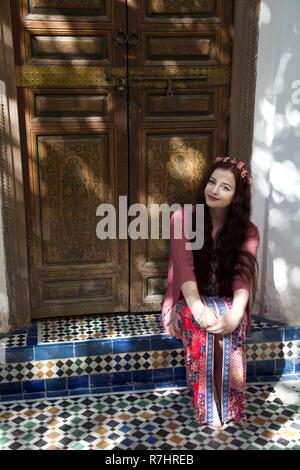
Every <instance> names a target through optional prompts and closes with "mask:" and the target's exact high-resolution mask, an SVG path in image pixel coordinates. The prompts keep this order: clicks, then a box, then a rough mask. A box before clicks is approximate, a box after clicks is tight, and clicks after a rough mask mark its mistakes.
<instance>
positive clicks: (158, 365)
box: [0, 314, 300, 401]
mask: <svg viewBox="0 0 300 470" xmlns="http://www.w3.org/2000/svg"><path fill="white" fill-rule="evenodd" d="M99 318H100V317H99V316H98V317H97V316H94V317H93V316H89V317H84V318H82V319H80V318H78V317H77V318H75V319H73V320H72V319H59V320H57V321H55V320H44V321H41V322H37V323H35V324H34V325H33V326H32V328H30V329H29V330H26V331H25V330H19V331H15V332H14V334H13V335H12V336H11V337H10V338H6V339H5V341H6V343H7V349H6V361H5V362H6V364H3V365H0V396H1V401H7V400H9V401H11V400H22V399H35V398H45V397H62V396H71V395H82V394H89V393H113V392H118V391H129V390H143V389H154V388H166V387H167V388H171V387H185V386H186V384H185V369H184V359H183V349H182V343H181V341H179V340H177V339H176V338H173V337H170V336H168V335H166V334H165V333H163V330H162V329H161V325H160V315H159V314H143V315H140V314H139V315H138V316H135V315H132V314H129V315H127V316H125V315H123V316H122V317H121V316H114V317H112V316H107V317H101V318H100V319H99ZM91 319H94V320H95V321H94V320H93V321H91ZM2 341H4V340H3V339H2ZM23 343H24V345H22V344H23ZM247 363H248V369H247V380H248V381H249V382H255V381H260V382H267V381H273V380H281V379H282V380H288V379H298V378H300V366H299V364H300V328H296V327H287V326H286V327H285V326H283V325H281V324H278V323H274V322H267V321H266V320H263V319H259V318H256V319H255V321H254V323H253V327H252V330H251V332H250V333H249V335H248V338H247Z"/></svg>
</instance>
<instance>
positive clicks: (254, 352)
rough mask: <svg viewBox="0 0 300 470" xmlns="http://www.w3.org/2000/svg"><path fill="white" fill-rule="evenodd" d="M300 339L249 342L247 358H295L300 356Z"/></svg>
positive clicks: (258, 359) (253, 359)
mask: <svg viewBox="0 0 300 470" xmlns="http://www.w3.org/2000/svg"><path fill="white" fill-rule="evenodd" d="M299 348H300V341H299V340H294V341H285V342H270V343H250V344H247V360H251V361H264V360H266V359H283V358H286V359H293V358H296V357H299Z"/></svg>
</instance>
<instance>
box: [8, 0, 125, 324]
mask: <svg viewBox="0 0 300 470" xmlns="http://www.w3.org/2000/svg"><path fill="white" fill-rule="evenodd" d="M12 9H13V17H14V36H15V55H16V62H17V65H18V67H19V69H18V83H19V104H20V110H21V111H20V122H21V124H22V128H23V144H24V146H23V168H24V179H25V182H26V186H25V198H26V206H27V225H28V234H29V236H28V253H29V260H30V261H29V264H30V292H31V310H32V316H33V317H45V316H54V315H55V316H56V315H76V314H86V313H97V312H116V311H127V310H128V297H129V276H128V273H129V268H128V267H129V260H128V240H100V239H98V238H97V236H96V224H97V222H98V221H99V218H97V217H96V208H97V207H98V206H99V204H101V203H102V202H110V203H113V204H114V205H115V207H118V196H119V195H126V194H127V193H128V177H127V175H128V157H127V150H128V149H127V96H126V93H125V94H119V93H118V90H117V88H114V87H111V86H110V84H109V83H108V82H107V81H106V79H105V77H106V72H107V70H111V69H113V70H115V73H117V74H118V73H119V74H120V76H122V74H124V71H125V74H126V65H127V54H126V48H125V49H124V47H122V45H121V44H118V43H117V42H116V43H115V42H114V41H115V36H114V33H115V31H120V30H121V31H124V30H125V31H126V1H125V0H118V1H116V2H112V1H109V0H91V1H86V0H12ZM119 36H120V35H119Z"/></svg>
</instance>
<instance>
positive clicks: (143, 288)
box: [128, 0, 233, 312]
mask: <svg viewBox="0 0 300 470" xmlns="http://www.w3.org/2000/svg"><path fill="white" fill-rule="evenodd" d="M232 22H233V0H226V1H223V0H180V1H178V0H142V1H141V2H139V1H137V0H130V2H128V38H131V42H132V44H131V45H130V43H129V53H128V60H129V85H130V86H129V119H130V122H129V129H130V131H129V137H130V144H129V147H130V161H129V166H130V191H131V203H143V204H145V205H146V206H147V207H148V209H149V208H150V204H152V203H156V204H162V203H165V202H167V203H170V204H171V203H174V202H179V203H191V202H192V201H193V199H194V192H195V188H196V185H197V182H198V180H199V176H200V175H201V172H202V170H203V168H204V166H205V164H206V163H207V162H208V161H209V160H211V159H212V158H213V157H214V156H215V155H216V153H219V152H220V153H223V152H226V151H227V148H228V141H227V135H228V126H229V93H230V91H229V85H230V67H231V49H232V44H231V42H232V41H231V29H232ZM130 243H131V249H130V253H131V255H130V256H131V262H130V273H131V276H130V279H131V297H130V299H131V300H130V308H131V311H136V312H138V311H145V310H146V311H152V310H158V309H159V308H160V305H161V300H162V296H163V294H164V292H165V289H166V271H167V260H168V242H167V241H161V240H136V241H133V240H132V241H131V242H130Z"/></svg>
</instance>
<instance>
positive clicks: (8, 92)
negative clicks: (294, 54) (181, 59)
mask: <svg viewBox="0 0 300 470" xmlns="http://www.w3.org/2000/svg"><path fill="white" fill-rule="evenodd" d="M246 5H247V7H245V1H244V0H235V7H234V45H233V56H232V73H231V104H230V126H229V153H230V155H231V156H234V157H235V158H236V159H238V160H243V161H245V162H246V163H247V164H248V166H250V161H251V154H252V139H253V121H254V105H255V87H256V65H257V47H258V26H259V8H260V0H247V2H246ZM0 59H1V60H0V63H3V64H4V66H3V67H2V68H1V67H0V80H1V81H3V82H4V87H2V88H3V89H2V88H1V89H0V95H1V96H2V101H3V103H4V104H3V105H2V107H1V109H2V112H1V109H0V138H1V142H0V143H1V147H0V148H1V156H0V157H1V183H2V184H1V189H2V194H1V196H2V215H3V237H4V247H5V254H6V282H7V293H8V298H9V327H10V329H14V328H18V327H26V326H29V325H30V322H31V315H30V297H29V277H28V257H27V236H26V218H25V199H24V187H23V174H22V158H21V147H20V132H19V123H18V108H17V87H16V68H15V63H14V54H13V38H12V25H11V8H10V0H1V15H0ZM1 90H2V91H1ZM1 96H0V97H1Z"/></svg>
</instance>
